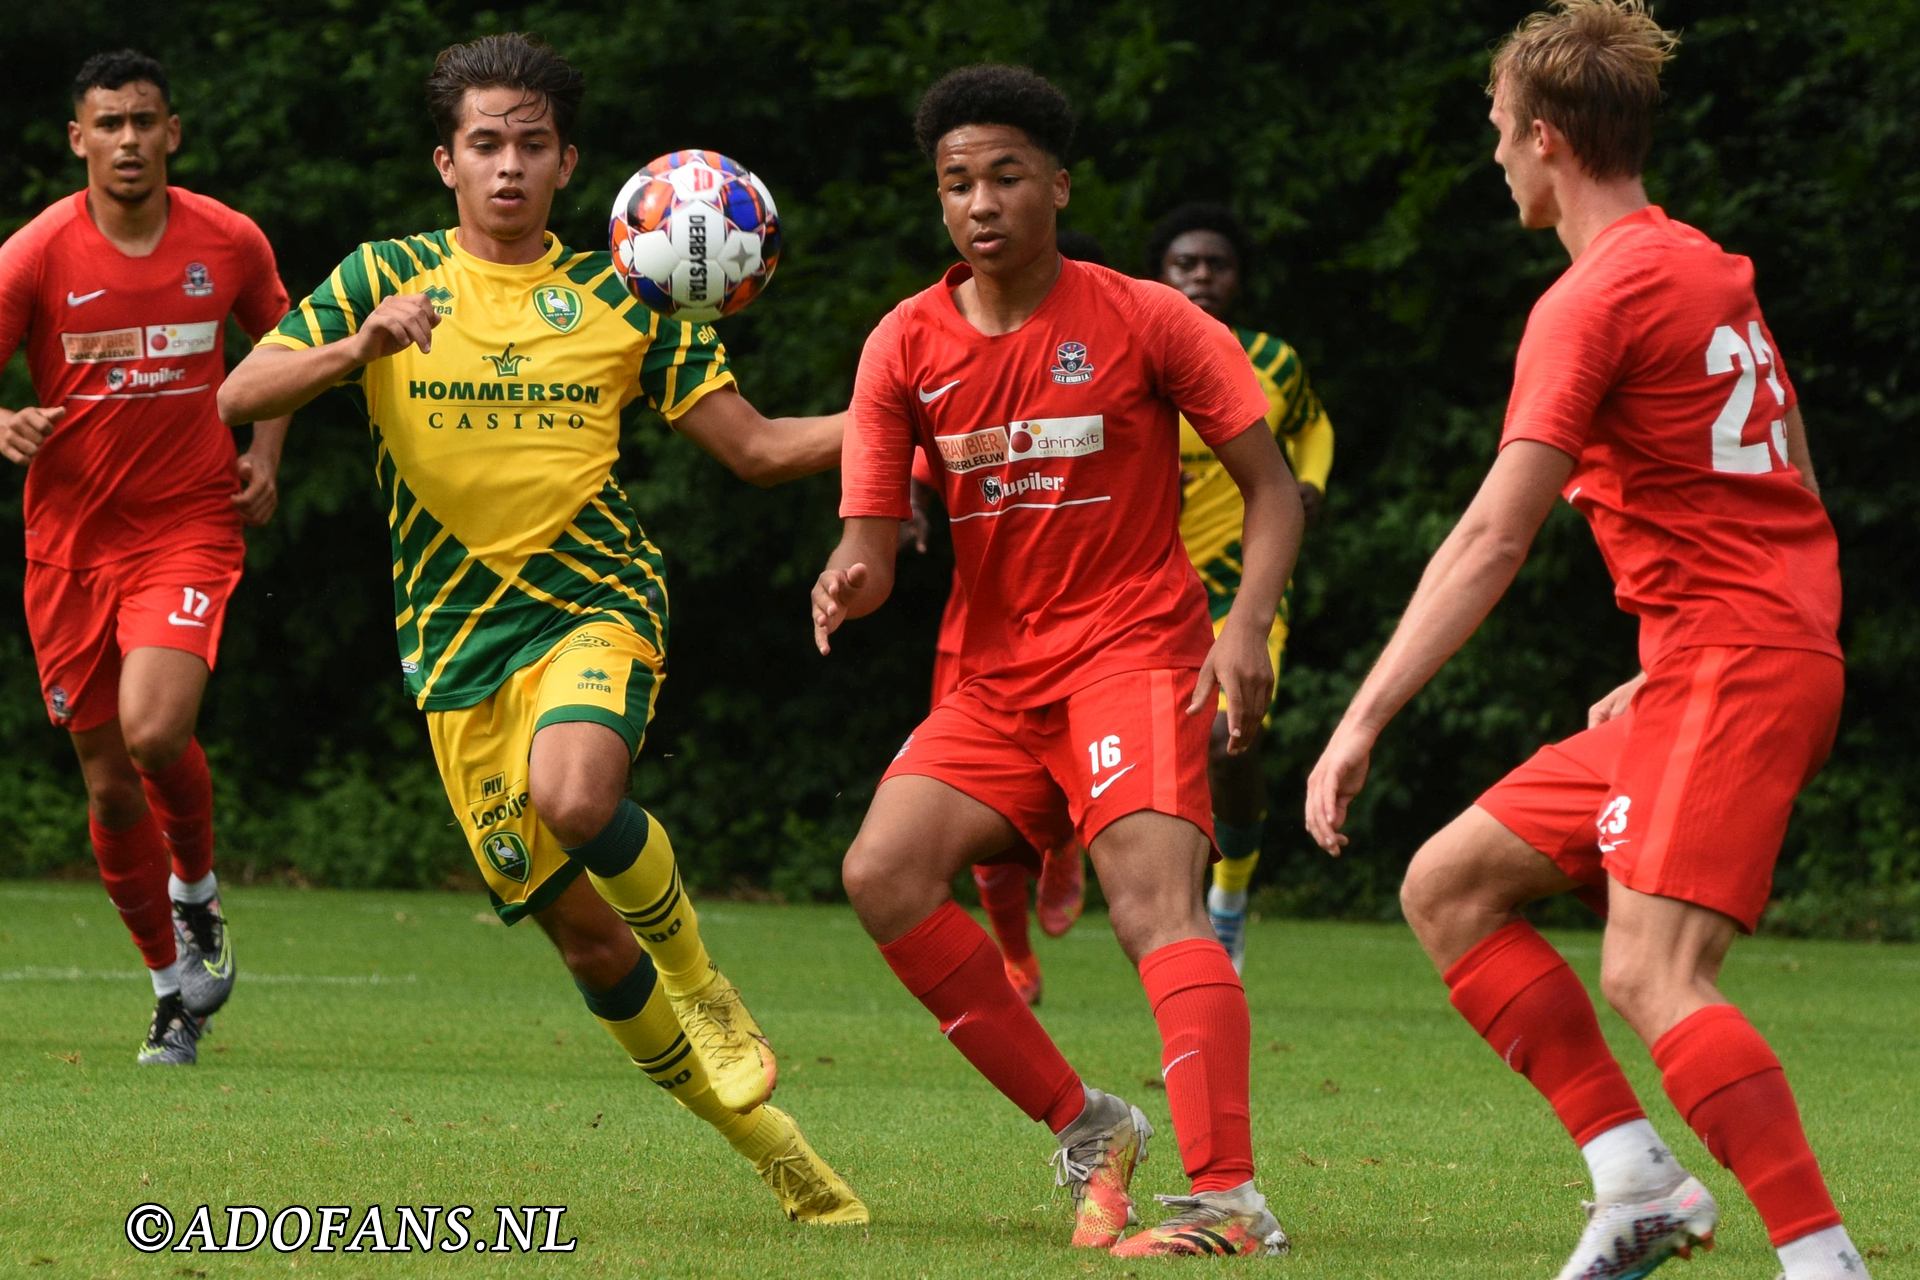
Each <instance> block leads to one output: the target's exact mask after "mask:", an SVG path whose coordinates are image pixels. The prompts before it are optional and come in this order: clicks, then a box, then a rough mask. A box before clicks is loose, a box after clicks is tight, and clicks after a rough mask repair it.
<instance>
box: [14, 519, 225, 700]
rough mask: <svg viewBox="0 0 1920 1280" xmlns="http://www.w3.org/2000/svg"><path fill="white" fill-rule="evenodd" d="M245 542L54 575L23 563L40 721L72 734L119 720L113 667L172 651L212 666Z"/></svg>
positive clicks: (168, 551)
mask: <svg viewBox="0 0 1920 1280" xmlns="http://www.w3.org/2000/svg"><path fill="white" fill-rule="evenodd" d="M246 553H247V548H246V544H245V543H244V542H242V541H241V540H239V539H238V538H233V537H230V536H226V535H225V534H224V533H223V534H222V536H220V537H218V538H216V539H214V540H210V541H206V542H188V543H176V544H174V545H172V546H167V547H161V548H159V549H157V550H154V551H148V552H144V553H142V554H140V555H137V556H127V557H126V558H124V559H121V560H113V561H109V562H108V563H106V564H100V565H94V566H93V567H92V568H88V569H62V568H60V567H58V566H56V565H50V564H38V563H34V562H32V561H29V562H28V564H27V632H28V634H29V635H31V636H32V638H33V653H34V657H35V659H36V660H37V662H38V664H39V667H40V691H41V693H42V695H44V696H45V698H46V700H47V718H48V719H50V720H52V721H53V722H54V723H55V724H57V725H59V726H60V727H61V728H63V729H67V730H70V731H72V732H75V733H80V732H83V731H85V730H87V729H97V728H99V727H100V726H101V725H103V724H105V723H107V721H109V720H111V719H113V718H114V717H115V716H117V715H118V714H119V713H120V660H121V658H122V657H123V656H124V655H126V654H128V653H131V652H132V651H133V650H135V649H142V648H158V649H181V650H184V651H185V652H187V653H191V654H194V655H195V656H197V657H199V658H200V659H201V660H202V661H204V662H205V663H206V664H207V668H208V670H212V668H213V660H214V656H215V654H216V653H218V651H219V649H220V627H221V624H222V623H223V622H225V621H226V615H227V600H228V598H229V597H231V596H232V595H233V589H234V587H236V586H237V585H239V582H240V570H241V565H242V563H243V562H244V560H245V559H246Z"/></svg>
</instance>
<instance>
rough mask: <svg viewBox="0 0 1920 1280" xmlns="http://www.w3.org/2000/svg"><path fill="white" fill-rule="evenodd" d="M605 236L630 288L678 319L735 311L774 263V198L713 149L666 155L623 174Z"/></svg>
mask: <svg viewBox="0 0 1920 1280" xmlns="http://www.w3.org/2000/svg"><path fill="white" fill-rule="evenodd" d="M607 230H608V234H609V235H610V236H611V237H612V240H613V261H614V265H615V266H616V267H618V268H619V270H620V277H621V279H622V280H624V281H625V282H626V285H627V289H628V290H629V291H630V292H631V293H632V294H633V296H634V297H636V298H638V299H639V300H640V301H641V302H643V303H645V304H646V305H647V306H649V307H651V308H653V310H655V311H657V312H659V313H660V314H661V315H663V316H673V317H675V318H676V319H680V320H692V321H702V320H713V319H716V318H718V317H720V316H724V315H731V314H733V313H734V312H736V311H738V310H740V309H741V308H742V307H744V306H746V305H747V304H748V303H749V302H752V301H753V300H754V299H755V298H756V297H758V296H759V295H760V291H761V290H762V289H764V288H766V287H767V281H768V280H770V279H772V277H773V269H774V267H775V266H776V265H777V264H778V263H779V261H780V215H779V214H778V213H777V212H775V210H774V207H773V196H772V195H771V194H769V193H768V191H767V188H766V186H765V184H763V183H762V182H761V181H760V179H758V178H756V177H754V176H753V175H752V174H751V173H748V172H747V170H746V168H745V167H744V166H742V165H740V164H737V163H735V162H734V161H732V160H729V159H727V158H726V157H725V156H723V155H721V154H719V153H718V152H715V151H669V152H668V153H667V154H666V155H664V156H661V157H660V158H659V159H657V160H654V161H652V162H651V163H649V164H648V165H647V166H646V167H645V168H643V169H641V170H640V171H639V172H638V173H636V174H634V175H633V176H632V177H631V178H628V179H627V184H626V185H625V186H624V187H621V188H620V194H619V195H618V196H617V197H615V199H614V202H613V218H612V220H611V221H610V223H609V225H608V228H607Z"/></svg>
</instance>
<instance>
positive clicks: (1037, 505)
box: [947, 495, 1113, 524]
mask: <svg viewBox="0 0 1920 1280" xmlns="http://www.w3.org/2000/svg"><path fill="white" fill-rule="evenodd" d="M1112 501H1113V498H1112V497H1111V496H1110V495H1109V496H1102V497H1098V498H1069V499H1068V500H1067V501H1065V502H1015V503H1012V504H1011V505H1009V506H1004V507H999V508H997V509H995V510H993V511H975V512H973V513H972V514H971V515H964V516H952V517H950V518H949V519H948V520H947V523H948V524H959V523H960V522H961V521H962V520H983V519H987V518H989V517H992V516H1003V515H1005V514H1007V512H1009V511H1022V510H1027V509H1033V510H1038V511H1051V510H1053V509H1054V508H1055V507H1084V506H1086V505H1087V504H1088V503H1089V502H1112Z"/></svg>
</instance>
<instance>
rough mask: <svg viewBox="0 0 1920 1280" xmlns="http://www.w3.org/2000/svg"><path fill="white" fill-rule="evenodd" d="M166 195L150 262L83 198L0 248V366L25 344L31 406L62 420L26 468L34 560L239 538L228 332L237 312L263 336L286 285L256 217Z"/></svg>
mask: <svg viewBox="0 0 1920 1280" xmlns="http://www.w3.org/2000/svg"><path fill="white" fill-rule="evenodd" d="M167 201H168V207H167V229H166V234H165V235H163V236H162V237H161V240H160V244H159V246H158V247H157V248H155V249H154V251H153V252H152V253H151V254H148V255H147V256H146V257H144V258H130V257H128V256H127V255H125V254H124V253H121V252H120V250H119V249H117V248H115V247H114V246H113V244H112V243H111V242H110V241H108V240H107V238H106V237H105V236H103V235H101V234H100V230H99V228H98V227H96V226H94V224H93V219H92V218H91V217H90V216H89V215H88V213H87V196H86V192H84V191H82V192H78V193H76V194H75V195H73V196H71V197H69V198H67V199H64V200H61V201H60V202H59V203H57V204H55V205H53V206H52V207H51V208H49V209H47V210H46V212H44V213H42V214H41V215H40V216H39V217H37V218H35V219H34V220H33V221H32V222H29V223H28V224H27V225H26V226H24V227H22V228H21V229H20V230H19V231H17V232H15V233H14V234H13V236H12V237H10V238H9V239H8V240H7V242H6V243H5V244H4V245H0V361H4V360H5V359H6V358H7V357H8V356H11V355H12V354H13V351H14V349H15V348H16V347H18V346H20V345H21V344H22V342H24V343H25V346H26V352H27V367H28V369H29V371H30V372H31V373H32V375H33V388H34V394H35V397H36V398H37V399H38V401H39V403H40V404H42V405H44V406H46V407H48V408H64V409H65V410H66V411H67V414H66V417H65V418H64V419H62V420H61V421H60V423H59V424H58V425H56V426H55V427H54V429H53V431H52V433H51V434H50V435H49V436H48V437H47V440H46V443H45V444H43V445H41V446H40V451H39V453H37V454H35V455H34V459H33V464H32V465H31V466H29V467H28V468H27V486H26V495H25V516H26V543H27V558H28V559H29V560H36V561H39V562H41V563H44V564H52V565H59V566H63V567H66V568H86V567H88V566H91V565H96V564H102V563H105V562H107V561H109V560H117V559H119V558H121V557H123V556H126V555H130V554H132V553H133V552H136V551H144V550H150V549H152V548H153V547H154V546H156V545H160V544H164V543H166V542H168V541H170V540H172V539H174V538H176V537H179V536H181V535H182V534H183V533H185V532H188V531H201V530H205V529H207V528H209V527H212V528H217V529H227V530H231V531H232V532H233V533H234V534H235V535H236V536H237V535H238V532H239V529H240V517H239V515H238V514H237V513H236V512H235V510H234V509H233V506H232V505H231V503H229V501H228V499H229V498H230V497H231V496H232V495H233V493H234V489H235V484H234V470H233V468H234V451H233V437H232V435H230V434H229V433H228V431H227V429H226V427H224V426H222V425H221V423H220V415H219V413H218V411H217V410H216V409H215V407H214V393H215V392H216V391H218V390H219V388H220V383H221V380H222V379H223V378H224V377H225V375H226V364H225V361H224V357H223V354H222V330H223V327H224V323H225V321H226V318H227V316H228V315H229V314H232V315H233V316H234V317H235V318H236V319H238V320H239V322H240V325H241V327H242V328H243V329H245V330H246V331H247V333H248V334H249V335H250V336H253V337H256V338H257V337H259V336H260V335H261V334H263V333H265V332H267V330H269V329H271V328H272V327H273V326H274V325H275V324H276V323H278V321H279V320H280V317H281V316H283V315H285V314H286V311H287V291H286V288H285V287H284V286H283V285H282V284H281V283H280V275H279V272H278V270H277V269H276V268H275V265H274V260H273V250H272V249H271V248H270V247H269V246H268V244H267V238H266V237H265V236H264V235H262V234H261V233H260V228H259V227H257V226H255V225H254V224H253V222H252V220H251V219H249V218H247V217H246V216H245V215H244V214H241V213H237V212H235V211H234V210H232V209H229V208H228V207H227V206H226V205H224V204H221V203H220V202H219V201H218V200H213V199H210V198H209V197H207V196H202V195H196V194H194V193H193V192H191V191H185V190H182V189H181V188H179V187H168V188H167ZM201 536H203V535H201Z"/></svg>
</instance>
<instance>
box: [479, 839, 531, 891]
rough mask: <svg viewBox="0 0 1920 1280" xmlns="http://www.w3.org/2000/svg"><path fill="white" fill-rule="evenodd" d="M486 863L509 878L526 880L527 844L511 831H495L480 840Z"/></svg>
mask: <svg viewBox="0 0 1920 1280" xmlns="http://www.w3.org/2000/svg"><path fill="white" fill-rule="evenodd" d="M480 852H481V853H483V854H485V855H486V858H487V863H488V865H490V866H492V868H493V869H494V870H495V871H498V872H499V873H500V874H501V875H503V876H505V877H506V878H507V879H509V880H514V881H517V882H519V883H520V884H525V883H526V882H527V845H526V842H525V841H524V840H522V839H521V838H520V837H519V836H517V835H515V834H514V833H513V832H511V831H496V832H494V833H493V834H492V835H490V836H488V837H487V838H486V839H485V840H482V841H481V842H480Z"/></svg>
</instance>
